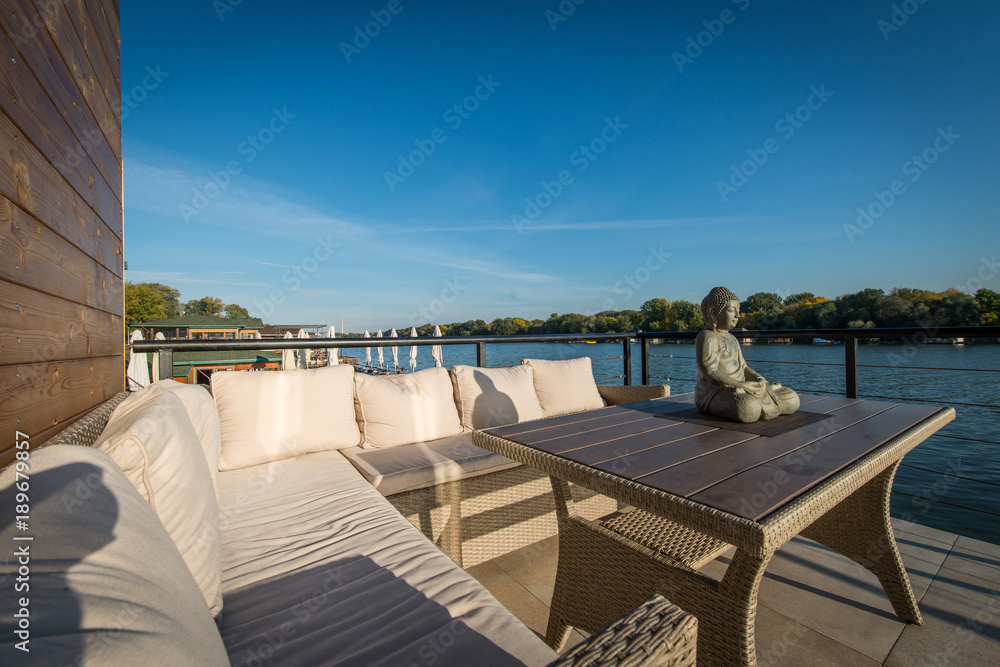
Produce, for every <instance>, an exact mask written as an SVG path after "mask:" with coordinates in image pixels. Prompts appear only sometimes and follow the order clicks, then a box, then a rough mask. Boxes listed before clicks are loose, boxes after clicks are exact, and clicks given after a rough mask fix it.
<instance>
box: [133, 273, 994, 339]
mask: <svg viewBox="0 0 1000 667" xmlns="http://www.w3.org/2000/svg"><path fill="white" fill-rule="evenodd" d="M180 296H181V293H180V291H178V290H176V289H174V288H173V287H169V286H168V285H162V284H160V283H130V282H129V283H125V320H126V322H127V323H128V324H135V323H136V322H146V321H150V320H158V319H165V318H170V317H179V316H182V315H215V316H217V317H230V318H234V317H249V314H248V313H247V310H246V308H243V307H242V306H240V305H239V304H235V303H233V304H226V303H224V302H223V301H222V300H221V299H218V298H215V297H211V296H206V297H202V298H201V299H191V300H189V301H187V302H186V303H183V304H182V303H181V302H180ZM740 311H741V313H742V315H741V317H740V322H739V324H738V325H737V326H741V327H743V328H745V329H757V330H782V329H784V330H788V329H870V328H873V327H922V328H931V327H947V326H978V325H997V324H1000V294H998V293H997V292H994V291H993V290H989V289H985V288H983V289H979V290H978V291H977V292H976V293H975V294H974V295H971V294H967V293H965V292H960V291H958V290H955V289H949V290H945V291H944V292H931V291H928V290H921V289H913V288H909V287H895V288H893V289H892V290H890V291H889V292H888V293H887V292H885V291H884V290H881V289H876V288H868V289H863V290H861V291H860V292H855V293H853V294H845V295H843V296H838V297H836V298H835V299H832V300H831V299H828V298H826V297H823V296H816V295H815V294H812V293H811V292H800V293H798V294H792V295H789V296H787V297H784V298H782V297H781V295H779V294H775V293H772V292H757V293H756V294H751V295H750V296H748V297H747V298H746V299H744V300H743V301H741V302H740ZM438 325H439V326H440V327H441V334H442V335H444V336H488V335H496V336H511V335H517V334H567V333H568V334H588V333H630V332H633V331H639V330H641V331H698V330H700V329H702V328H704V326H705V321H704V318H703V317H702V313H701V306H700V305H698V304H694V303H692V302H690V301H685V300H683V299H678V300H676V301H668V300H667V299H664V298H660V297H657V298H653V299H649V300H648V301H646V302H645V303H644V304H642V306H641V307H640V308H639V310H605V311H601V312H599V313H594V314H593V315H582V314H580V313H564V314H561V315H560V314H558V313H552V314H551V315H550V316H549V317H548V319H545V320H543V319H532V320H528V319H525V318H521V317H498V318H496V319H494V320H493V321H492V322H486V321H485V320H468V321H466V322H452V323H451V324H441V323H438ZM416 329H417V334H418V335H419V336H430V335H431V334H432V332H433V330H434V323H428V324H424V325H421V326H419V327H416ZM396 330H397V331H399V332H408V331H409V330H410V325H405V326H401V327H397V328H396ZM341 335H343V334H341ZM348 335H349V336H350V335H351V334H348Z"/></svg>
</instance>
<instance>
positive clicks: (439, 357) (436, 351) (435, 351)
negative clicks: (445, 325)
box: [431, 324, 444, 368]
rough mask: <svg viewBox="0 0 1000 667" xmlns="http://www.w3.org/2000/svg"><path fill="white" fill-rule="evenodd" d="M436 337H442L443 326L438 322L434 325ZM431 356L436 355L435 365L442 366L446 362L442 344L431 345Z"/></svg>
mask: <svg viewBox="0 0 1000 667" xmlns="http://www.w3.org/2000/svg"><path fill="white" fill-rule="evenodd" d="M434 337H435V338H440V337H441V327H439V326H438V325H436V324H435V325H434ZM431 356H432V357H434V365H435V366H437V367H438V368H440V367H441V364H442V363H444V354H443V353H442V352H441V346H440V345H432V346H431Z"/></svg>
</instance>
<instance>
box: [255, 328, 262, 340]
mask: <svg viewBox="0 0 1000 667" xmlns="http://www.w3.org/2000/svg"><path fill="white" fill-rule="evenodd" d="M253 339H254V340H260V339H261V338H260V330H259V329H254V330H253Z"/></svg>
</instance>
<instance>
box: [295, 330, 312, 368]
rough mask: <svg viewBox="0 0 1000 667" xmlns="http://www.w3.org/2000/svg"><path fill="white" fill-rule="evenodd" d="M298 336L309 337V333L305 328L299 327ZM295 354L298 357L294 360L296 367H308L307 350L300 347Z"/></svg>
mask: <svg viewBox="0 0 1000 667" xmlns="http://www.w3.org/2000/svg"><path fill="white" fill-rule="evenodd" d="M299 338H300V339H302V338H309V334H307V333H306V330H305V329H299ZM295 356H296V357H298V358H297V359H296V360H295V367H296V368H309V350H307V349H306V348H302V349H301V350H299V351H298V354H297V355H295Z"/></svg>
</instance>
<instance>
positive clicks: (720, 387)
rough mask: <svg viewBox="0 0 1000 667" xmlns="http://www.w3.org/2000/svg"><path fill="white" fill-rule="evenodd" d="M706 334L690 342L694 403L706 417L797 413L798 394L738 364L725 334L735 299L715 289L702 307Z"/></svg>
mask: <svg viewBox="0 0 1000 667" xmlns="http://www.w3.org/2000/svg"><path fill="white" fill-rule="evenodd" d="M701 312H702V314H703V315H704V316H705V329H704V330H703V331H701V333H699V334H698V337H697V338H696V339H695V357H696V358H697V360H698V382H697V384H696V385H695V388H694V402H695V405H697V406H698V409H699V410H700V411H701V412H704V413H705V414H709V415H713V416H715V417H721V418H722V419H728V420H730V421H738V422H743V423H750V422H755V421H757V420H758V419H774V418H775V417H777V416H778V415H789V414H792V413H793V412H795V411H796V410H798V408H799V395H798V394H796V393H795V392H794V391H792V390H791V389H790V388H788V387H783V386H781V385H780V384H778V383H776V382H768V381H767V380H765V379H764V377H763V376H762V375H760V374H759V373H757V372H755V371H753V370H752V369H751V368H750V367H749V366H747V362H746V361H745V360H744V359H743V352H742V351H741V350H740V344H739V343H738V342H737V340H736V338H735V337H734V336H733V335H732V334H731V333H729V330H730V329H732V328H733V327H734V326H736V322H737V321H738V320H739V318H740V298H739V297H738V296H736V295H735V294H733V293H732V292H730V291H729V290H728V289H726V288H725V287H714V288H712V291H711V292H709V293H708V296H706V297H705V298H704V299H703V300H702V302H701Z"/></svg>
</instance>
